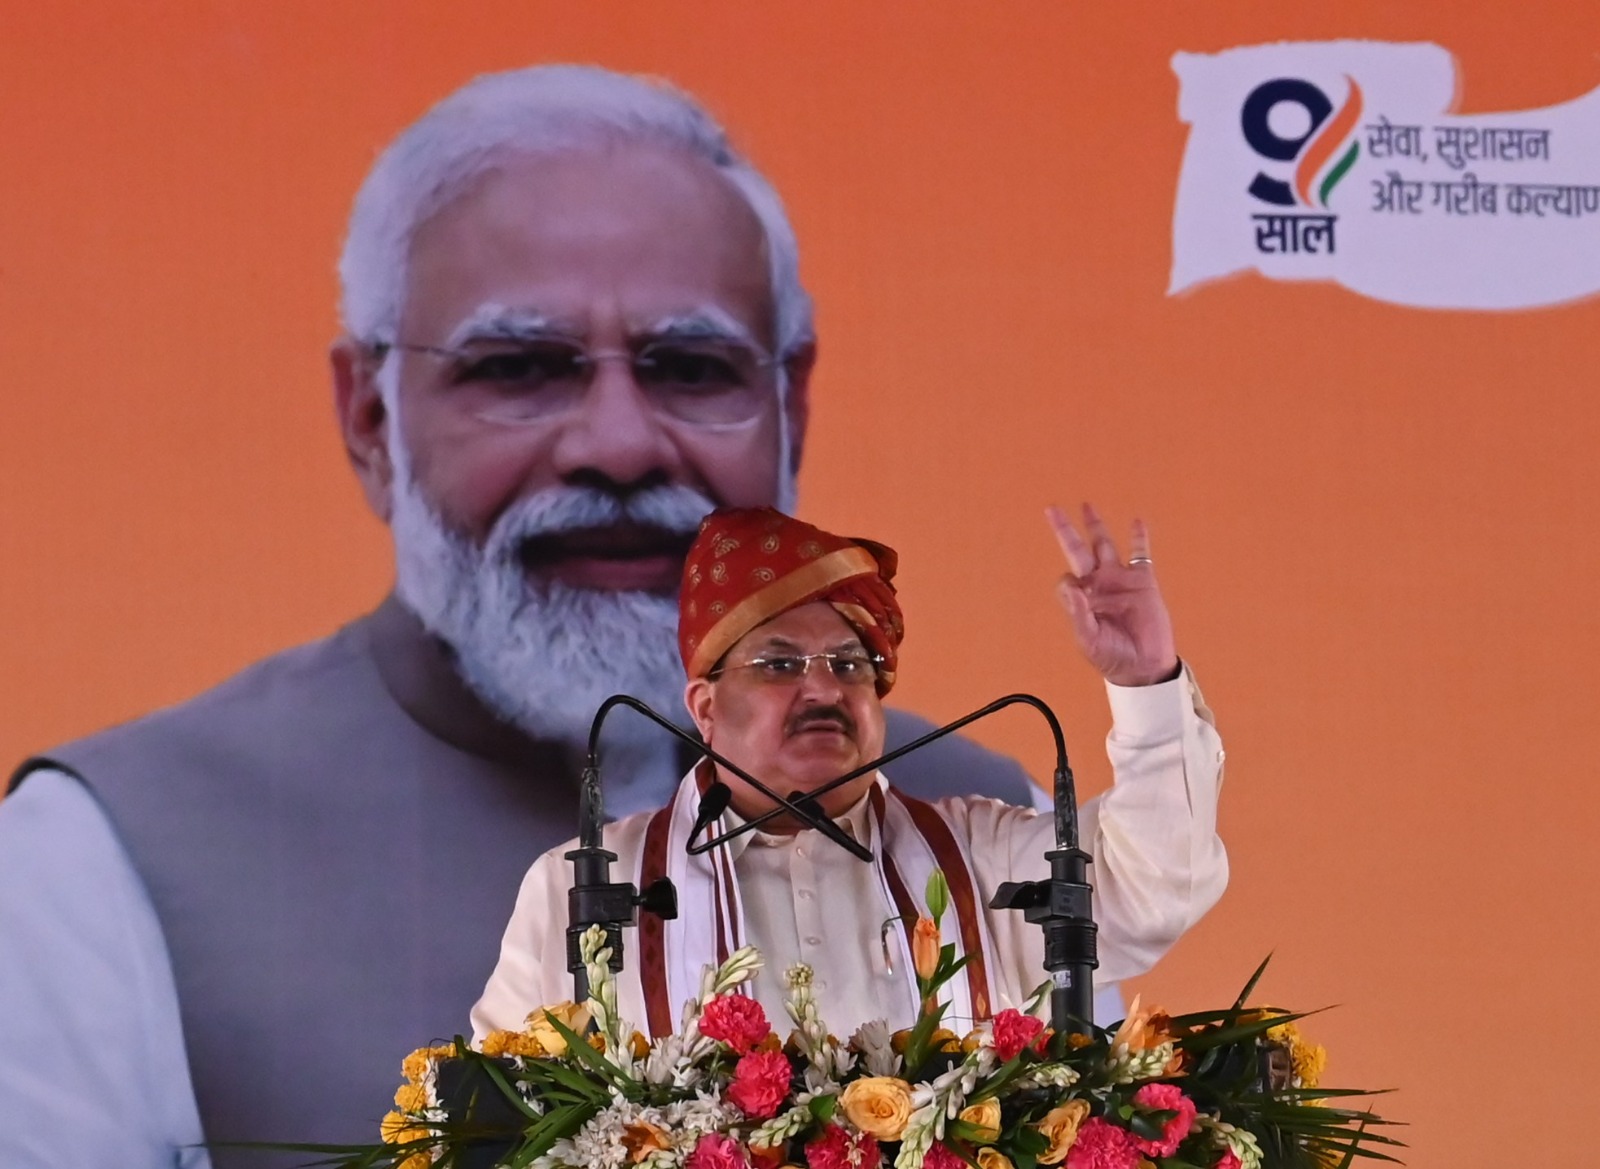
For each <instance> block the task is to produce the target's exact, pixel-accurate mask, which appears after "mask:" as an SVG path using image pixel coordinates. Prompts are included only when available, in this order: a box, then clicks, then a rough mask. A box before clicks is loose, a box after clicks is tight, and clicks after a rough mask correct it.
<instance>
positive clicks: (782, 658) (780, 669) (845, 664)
mask: <svg viewBox="0 0 1600 1169" xmlns="http://www.w3.org/2000/svg"><path fill="white" fill-rule="evenodd" d="M882 661H883V659H882V658H877V657H870V656H868V655H867V654H864V653H858V652H854V651H846V652H844V653H834V652H832V651H829V652H826V653H814V654H773V655H772V656H770V657H764V658H751V659H750V660H749V661H748V662H736V663H733V664H730V665H726V666H718V667H717V668H716V669H715V670H713V671H711V673H710V675H709V676H710V677H711V678H712V679H713V680H714V679H716V678H720V677H721V676H722V675H723V674H726V673H727V672H728V671H730V670H749V671H750V672H751V674H752V676H753V677H755V678H756V679H757V680H758V681H761V682H768V683H771V684H772V685H775V686H789V685H793V684H795V683H796V682H799V681H800V679H802V678H804V677H805V676H806V671H807V670H809V669H810V668H811V663H812V662H824V663H826V664H827V667H828V670H829V672H830V673H832V674H833V677H834V680H835V681H836V682H839V683H840V684H841V685H844V686H870V685H873V684H874V683H876V682H877V680H878V666H879V664H880V663H881V662H882Z"/></svg>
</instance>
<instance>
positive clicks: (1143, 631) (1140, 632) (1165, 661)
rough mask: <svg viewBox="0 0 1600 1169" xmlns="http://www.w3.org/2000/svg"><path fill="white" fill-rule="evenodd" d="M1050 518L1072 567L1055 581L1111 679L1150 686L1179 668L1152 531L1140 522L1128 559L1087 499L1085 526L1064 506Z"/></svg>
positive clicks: (1081, 643)
mask: <svg viewBox="0 0 1600 1169" xmlns="http://www.w3.org/2000/svg"><path fill="white" fill-rule="evenodd" d="M1045 517H1046V518H1047V519H1048V520H1049V521H1050V527H1051V528H1052V529H1053V530H1054V531H1055V534H1056V539H1057V540H1058V541H1059V542H1060V544H1061V552H1062V554H1063V555H1064V556H1065V557H1066V560H1067V572H1066V573H1065V574H1063V575H1062V577H1061V583H1060V584H1059V585H1057V587H1056V595H1057V596H1059V597H1060V598H1061V604H1062V607H1063V608H1065V609H1066V611H1067V618H1068V620H1070V621H1071V623H1072V633H1073V636H1074V637H1075V638H1077V641H1078V648H1079V649H1081V650H1082V651H1083V656H1084V657H1086V658H1088V659H1089V661H1090V663H1091V664H1092V665H1093V666H1094V668H1095V669H1097V670H1099V671H1100V673H1101V675H1102V676H1103V677H1104V678H1105V679H1106V681H1108V682H1111V683H1112V684H1114V685H1117V686H1148V685H1150V684H1151V683H1153V682H1165V681H1166V680H1168V679H1169V678H1172V677H1173V676H1174V675H1176V674H1177V672H1178V653H1177V650H1176V649H1175V648H1174V644H1173V639H1172V619H1171V617H1170V616H1169V615H1168V614H1167V605H1166V602H1165V601H1163V600H1162V599H1161V588H1160V586H1159V585H1157V584H1156V574H1155V565H1154V564H1153V563H1152V562H1151V559H1150V532H1149V529H1147V528H1146V527H1145V524H1144V521H1143V520H1134V521H1133V531H1132V535H1131V537H1130V539H1129V542H1128V549H1129V552H1128V559H1127V560H1126V561H1124V560H1123V559H1122V554H1121V553H1120V552H1119V551H1118V550H1117V544H1116V541H1115V540H1113V539H1112V538H1111V532H1110V530H1109V529H1108V528H1107V527H1106V523H1105V520H1103V519H1101V518H1100V513H1099V512H1097V511H1095V509H1094V508H1093V506H1091V505H1090V504H1087V503H1086V504H1084V505H1083V528H1084V530H1083V532H1081V533H1080V532H1079V531H1078V529H1077V528H1076V527H1075V526H1074V525H1073V523H1072V521H1071V520H1069V519H1068V518H1067V516H1066V514H1065V513H1064V512H1062V510H1061V509H1060V508H1058V507H1049V508H1046V509H1045Z"/></svg>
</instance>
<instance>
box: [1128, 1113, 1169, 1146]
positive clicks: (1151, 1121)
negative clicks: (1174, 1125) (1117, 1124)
mask: <svg viewBox="0 0 1600 1169" xmlns="http://www.w3.org/2000/svg"><path fill="white" fill-rule="evenodd" d="M1177 1115H1178V1114H1177V1112H1176V1111H1174V1110H1173V1109H1171V1108H1157V1109H1153V1110H1152V1111H1150V1112H1135V1113H1134V1114H1133V1117H1132V1119H1130V1120H1129V1121H1128V1128H1129V1129H1130V1130H1131V1131H1132V1132H1133V1135H1134V1136H1139V1137H1143V1138H1144V1139H1145V1140H1147V1141H1159V1140H1160V1139H1161V1138H1162V1137H1163V1136H1165V1135H1166V1132H1167V1121H1169V1120H1171V1119H1172V1118H1173V1117H1174V1116H1177Z"/></svg>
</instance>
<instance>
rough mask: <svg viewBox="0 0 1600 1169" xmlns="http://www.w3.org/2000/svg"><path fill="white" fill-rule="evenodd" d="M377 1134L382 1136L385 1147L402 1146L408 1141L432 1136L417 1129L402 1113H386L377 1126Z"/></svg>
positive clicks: (425, 1130) (425, 1131)
mask: <svg viewBox="0 0 1600 1169" xmlns="http://www.w3.org/2000/svg"><path fill="white" fill-rule="evenodd" d="M378 1132H379V1133H380V1134H381V1135H382V1136H383V1143H384V1144H386V1145H403V1144H405V1143H406V1142H408V1141H415V1140H421V1139H422V1138H423V1137H427V1136H432V1135H433V1134H432V1133H431V1132H429V1131H428V1130H427V1129H425V1128H420V1127H418V1126H417V1125H416V1124H415V1123H413V1121H412V1119H411V1117H409V1116H407V1115H406V1114H405V1113H403V1112H388V1113H385V1114H384V1117H383V1120H382V1121H380V1122H379V1124H378Z"/></svg>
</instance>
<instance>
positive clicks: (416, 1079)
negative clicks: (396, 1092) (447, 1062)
mask: <svg viewBox="0 0 1600 1169" xmlns="http://www.w3.org/2000/svg"><path fill="white" fill-rule="evenodd" d="M455 1053H456V1049H455V1045H454V1044H452V1043H446V1044H443V1045H441V1046H439V1047H419V1048H417V1049H416V1050H415V1051H413V1052H412V1053H411V1054H410V1055H408V1056H406V1058H405V1059H404V1060H403V1061H402V1062H401V1064H400V1074H401V1075H403V1076H405V1078H406V1079H408V1080H410V1081H411V1082H412V1083H413V1084H420V1083H422V1080H423V1077H424V1076H426V1075H427V1074H428V1065H429V1064H431V1063H432V1062H433V1061H434V1060H436V1059H449V1058H450V1057H451V1056H453V1055H455Z"/></svg>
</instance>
